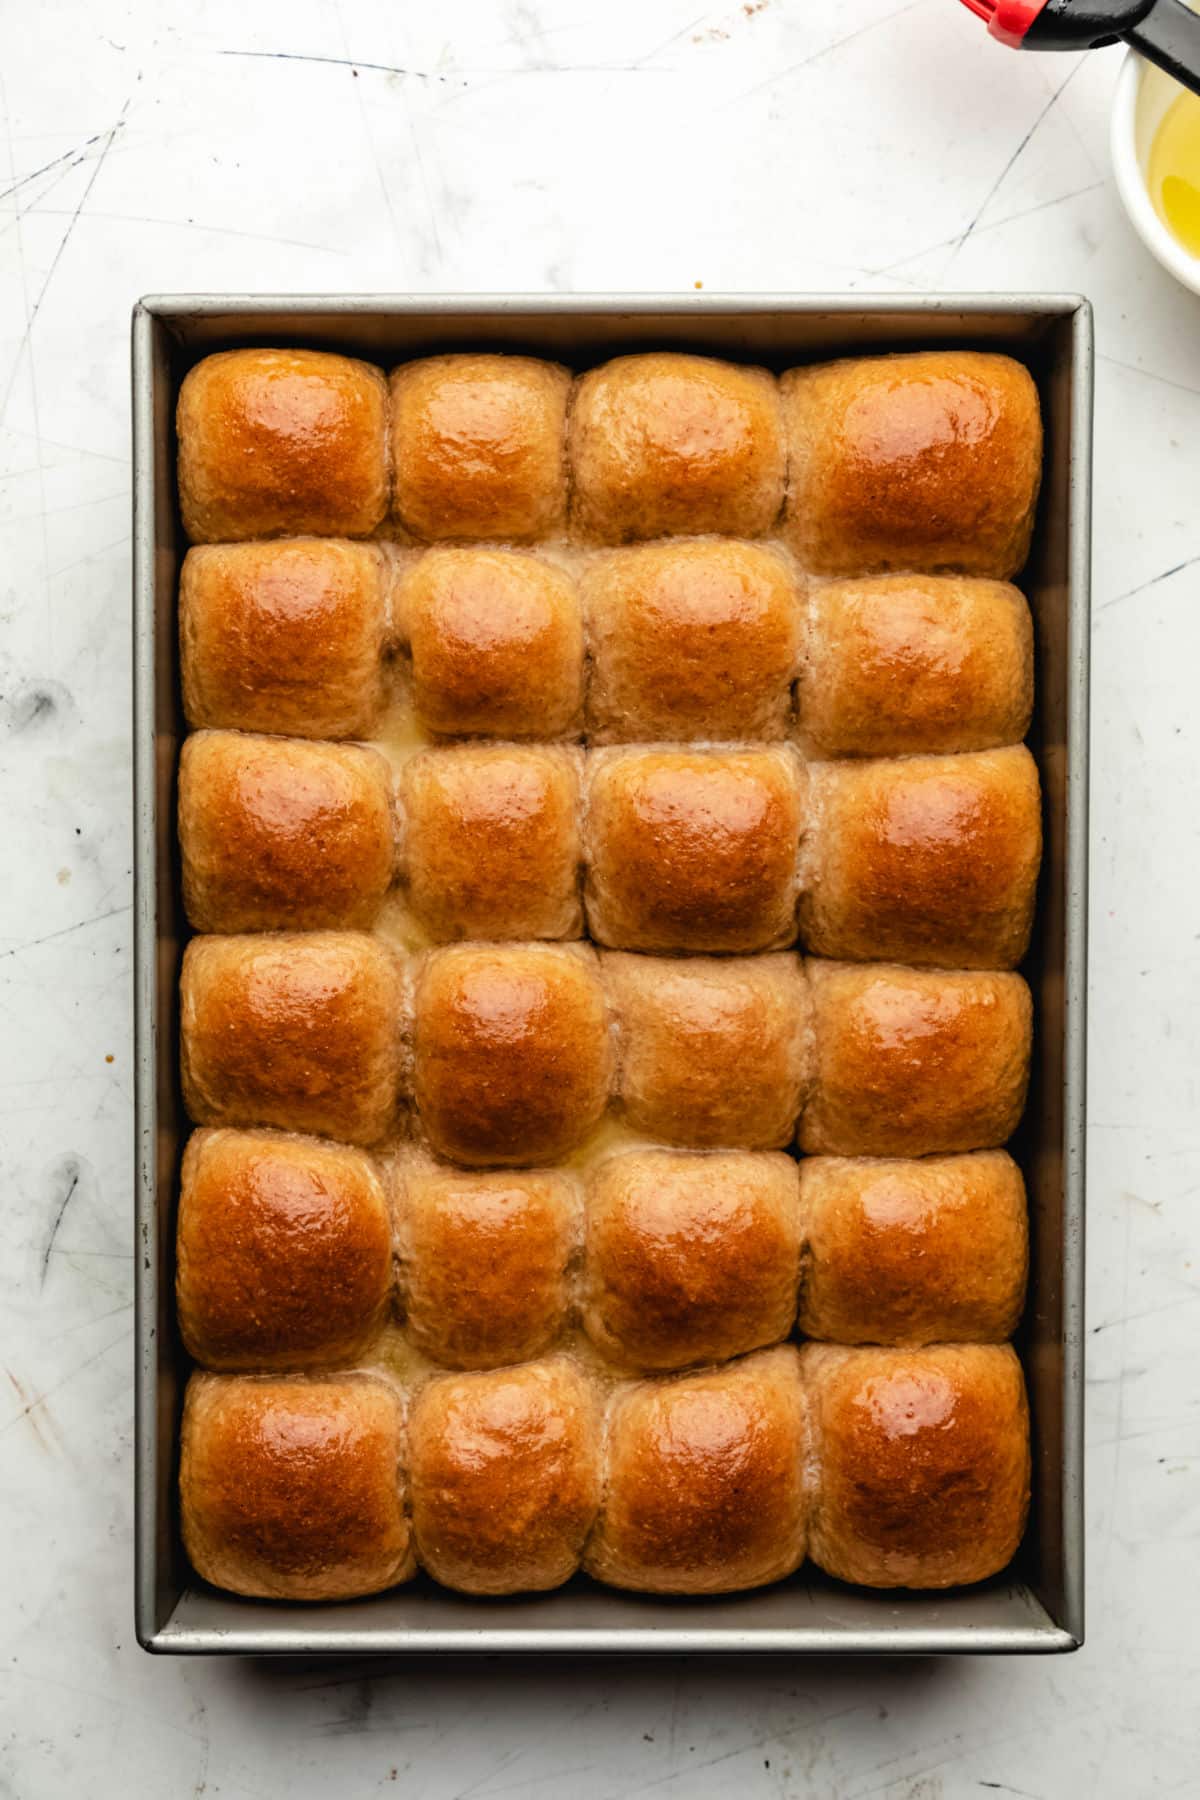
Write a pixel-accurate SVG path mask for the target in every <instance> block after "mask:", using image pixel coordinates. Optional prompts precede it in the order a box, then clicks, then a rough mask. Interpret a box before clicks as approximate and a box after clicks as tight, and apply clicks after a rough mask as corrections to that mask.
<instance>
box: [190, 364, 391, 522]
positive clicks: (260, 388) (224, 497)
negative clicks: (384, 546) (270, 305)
mask: <svg viewBox="0 0 1200 1800" xmlns="http://www.w3.org/2000/svg"><path fill="white" fill-rule="evenodd" d="M386 414H387V383H386V382H385V381H384V378H383V372H382V370H380V369H376V368H374V367H372V366H371V364H369V363H364V362H356V361H355V360H354V359H353V358H352V357H349V356H331V355H328V354H327V353H326V352H324V351H321V350H225V351H221V352H219V353H218V354H217V355H215V356H206V357H205V358H204V360H203V362H199V363H197V364H196V366H195V367H194V368H193V369H191V370H189V372H188V374H187V375H186V376H185V377H184V380H183V384H182V386H181V387H180V390H179V405H178V408H177V418H176V425H177V429H178V434H179V503H180V508H181V510H182V513H183V528H184V530H185V531H186V532H187V535H188V537H189V538H190V539H191V540H192V542H193V543H196V544H219V543H228V542H230V541H232V540H236V539H239V538H255V537H284V536H288V535H294V534H299V533H311V534H312V536H314V537H350V538H354V537H369V536H370V534H371V533H372V532H373V531H374V530H375V529H376V527H377V526H379V525H380V524H382V522H383V519H384V516H385V514H386V513H387V509H388V494H389V467H388V463H389V459H388V445H387V424H386Z"/></svg>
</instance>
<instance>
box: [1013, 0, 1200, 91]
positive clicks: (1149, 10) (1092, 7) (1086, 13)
mask: <svg viewBox="0 0 1200 1800" xmlns="http://www.w3.org/2000/svg"><path fill="white" fill-rule="evenodd" d="M1122 38H1124V39H1125V40H1126V41H1127V42H1128V43H1130V44H1132V45H1133V46H1134V48H1135V49H1136V50H1140V51H1141V53H1142V55H1143V56H1144V57H1145V58H1146V59H1147V61H1148V62H1152V63H1157V64H1158V66H1159V68H1160V69H1165V70H1166V72H1167V74H1168V75H1171V76H1173V77H1174V78H1175V80H1176V81H1179V82H1182V83H1183V85H1184V87H1189V88H1191V90H1192V92H1193V93H1194V94H1200V14H1196V13H1194V12H1192V11H1191V9H1190V7H1187V6H1184V5H1182V4H1181V0H1107V4H1105V0H1046V4H1045V5H1044V6H1043V7H1042V8H1041V10H1040V12H1039V13H1038V15H1037V17H1036V18H1035V19H1034V21H1033V23H1032V24H1031V25H1030V27H1029V30H1028V31H1027V32H1026V34H1025V36H1024V38H1023V39H1022V48H1023V49H1026V50H1097V49H1100V48H1101V47H1102V46H1103V45H1105V44H1116V43H1119V42H1120V41H1121V39H1122Z"/></svg>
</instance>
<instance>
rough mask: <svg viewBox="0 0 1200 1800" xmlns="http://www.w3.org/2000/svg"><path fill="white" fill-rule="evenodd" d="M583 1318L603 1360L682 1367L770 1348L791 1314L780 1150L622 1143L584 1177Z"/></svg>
mask: <svg viewBox="0 0 1200 1800" xmlns="http://www.w3.org/2000/svg"><path fill="white" fill-rule="evenodd" d="M586 1204H587V1238H586V1246H585V1252H584V1310H583V1322H584V1327H585V1329H586V1331H587V1334H588V1336H589V1337H590V1338H591V1339H592V1342H593V1343H594V1344H595V1345H596V1347H597V1348H598V1349H599V1350H600V1351H601V1352H602V1353H603V1355H605V1356H606V1357H607V1358H608V1359H609V1360H610V1361H611V1362H614V1363H618V1364H623V1365H625V1366H626V1367H629V1368H639V1369H682V1368H684V1367H685V1366H686V1365H687V1364H688V1363H696V1362H718V1361H721V1360H723V1359H724V1358H725V1357H729V1356H738V1355H740V1354H741V1352H742V1351H744V1350H756V1349H758V1348H759V1346H760V1345H762V1344H774V1343H777V1342H778V1341H779V1339H780V1338H784V1337H786V1336H787V1334H788V1332H789V1331H790V1330H791V1328H792V1325H793V1323H794V1321H795V1317H796V1288H797V1283H798V1281H799V1277H800V1214H799V1193H798V1186H797V1179H796V1164H795V1162H794V1161H793V1160H792V1158H791V1157H790V1156H780V1155H773V1154H767V1155H754V1154H752V1153H751V1152H749V1151H746V1150H731V1151H724V1152H722V1151H708V1152H704V1151H695V1150H693V1151H680V1150H631V1151H627V1152H625V1153H623V1154H618V1155H614V1156H610V1157H608V1158H607V1159H606V1160H605V1161H603V1162H601V1163H600V1164H599V1165H598V1166H597V1167H596V1168H595V1169H594V1170H593V1172H592V1174H591V1176H590V1178H589V1180H588V1184H587V1203H586Z"/></svg>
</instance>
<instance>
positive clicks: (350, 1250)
mask: <svg viewBox="0 0 1200 1800" xmlns="http://www.w3.org/2000/svg"><path fill="white" fill-rule="evenodd" d="M391 1283H392V1233H391V1214H390V1208H389V1206H388V1200H387V1196H386V1194H385V1192H384V1188H383V1185H382V1183H381V1181H380V1178H379V1174H378V1171H377V1170H376V1168H375V1166H374V1164H373V1163H372V1161H371V1159H370V1157H368V1156H366V1155H364V1153H363V1152H362V1151H361V1150H352V1149H349V1148H347V1147H346V1146H345V1145H344V1144H328V1143H322V1142H321V1141H320V1140H319V1139H316V1138H303V1137H295V1136H292V1135H290V1134H288V1135H284V1134H282V1133H278V1132H273V1131H221V1130H216V1131H196V1132H193V1134H192V1136H191V1138H190V1139H189V1140H188V1146H187V1149H186V1151H185V1152H184V1157H183V1174H182V1177H181V1181H180V1194H179V1224H178V1229H177V1233H176V1266H175V1287H176V1296H177V1300H178V1305H179V1325H180V1330H181V1331H182V1333H183V1341H184V1343H185V1344H186V1346H187V1349H188V1352H189V1354H190V1355H192V1356H193V1357H195V1359H196V1361H197V1362H199V1363H203V1364H204V1365H206V1366H207V1367H208V1368H210V1369H299V1368H304V1367H308V1368H328V1367H330V1366H332V1365H335V1364H337V1363H343V1362H350V1361H352V1360H353V1359H354V1358H355V1357H356V1356H359V1355H360V1354H361V1353H362V1352H363V1350H364V1349H365V1348H366V1346H367V1344H368V1343H369V1342H370V1340H371V1338H372V1336H373V1335H374V1333H375V1332H376V1330H377V1329H378V1327H379V1325H380V1323H381V1321H382V1319H383V1315H384V1312H385V1309H386V1307H387V1303H388V1297H389V1294H390V1291H391Z"/></svg>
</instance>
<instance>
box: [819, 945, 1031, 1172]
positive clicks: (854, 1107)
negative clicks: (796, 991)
mask: <svg viewBox="0 0 1200 1800" xmlns="http://www.w3.org/2000/svg"><path fill="white" fill-rule="evenodd" d="M806 967H807V971H808V979H809V984H810V988H811V992H812V1005H813V1025H814V1033H815V1040H816V1080H815V1082H814V1084H813V1090H812V1098H811V1099H810V1101H809V1103H808V1106H807V1107H806V1108H805V1110H804V1113H803V1115H802V1116H801V1120H800V1147H801V1149H802V1150H805V1151H807V1152H809V1153H810V1154H816V1153H818V1152H825V1153H832V1154H833V1155H836V1156H930V1155H934V1154H937V1153H940V1152H947V1151H953V1150H990V1149H993V1148H994V1147H995V1146H996V1145H998V1144H1003V1143H1004V1141H1005V1139H1006V1138H1008V1137H1010V1136H1011V1135H1012V1133H1013V1132H1014V1131H1015V1130H1016V1128H1017V1123H1018V1121H1019V1119H1020V1117H1021V1113H1022V1110H1023V1109H1024V1105H1025V1089H1026V1084H1027V1082H1028V1079H1029V1053H1030V1040H1031V1035H1032V1025H1033V1005H1032V1001H1031V999H1030V995H1029V989H1028V987H1027V986H1026V984H1025V982H1024V981H1023V980H1022V979H1021V977H1020V976H1019V975H988V974H982V973H974V972H969V973H950V974H947V973H935V972H934V971H932V970H929V969H902V968H899V967H897V966H895V965H894V964H893V965H889V964H886V963H868V964H852V963H833V962H809V963H808V964H807V965H806Z"/></svg>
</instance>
